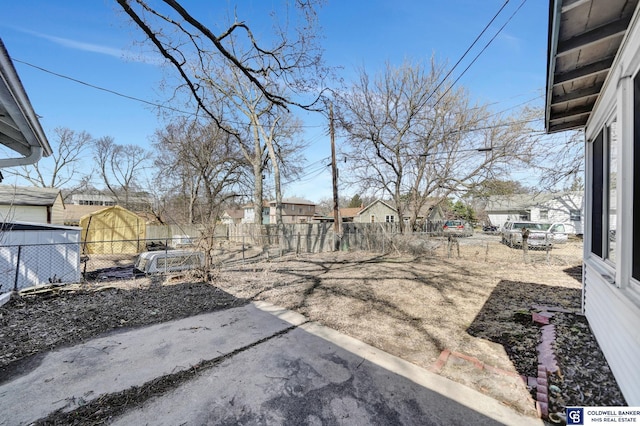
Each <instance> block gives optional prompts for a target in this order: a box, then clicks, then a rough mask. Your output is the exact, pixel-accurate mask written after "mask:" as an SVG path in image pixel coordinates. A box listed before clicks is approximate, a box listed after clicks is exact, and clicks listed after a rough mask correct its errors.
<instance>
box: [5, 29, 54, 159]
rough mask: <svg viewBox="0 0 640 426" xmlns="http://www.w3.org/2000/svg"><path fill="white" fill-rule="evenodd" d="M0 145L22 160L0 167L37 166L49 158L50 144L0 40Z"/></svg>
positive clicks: (50, 152)
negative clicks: (38, 162)
mask: <svg viewBox="0 0 640 426" xmlns="http://www.w3.org/2000/svg"><path fill="white" fill-rule="evenodd" d="M0 143H1V144H2V145H5V146H6V147H8V148H10V149H11V150H13V151H15V152H17V153H18V154H20V155H22V156H23V157H20V158H8V159H0V167H9V166H14V165H21V164H33V163H36V162H37V161H38V160H39V159H40V157H41V156H49V155H51V154H52V151H51V146H50V145H49V141H48V140H47V137H46V135H45V133H44V131H43V130H42V127H41V126H40V122H39V121H38V116H37V115H36V113H35V112H34V110H33V106H32V105H31V101H30V100H29V97H28V96H27V93H26V92H25V90H24V87H23V85H22V82H21V81H20V77H18V73H17V72H16V69H15V67H14V66H13V61H12V60H11V57H10V56H9V53H8V52H7V49H6V48H5V46H4V43H3V42H2V39H0Z"/></svg>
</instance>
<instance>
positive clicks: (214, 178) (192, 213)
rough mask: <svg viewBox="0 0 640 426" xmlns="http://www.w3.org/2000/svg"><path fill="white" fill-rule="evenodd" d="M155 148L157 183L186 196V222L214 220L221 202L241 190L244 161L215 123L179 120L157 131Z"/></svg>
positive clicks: (227, 136) (233, 142)
mask: <svg viewBox="0 0 640 426" xmlns="http://www.w3.org/2000/svg"><path fill="white" fill-rule="evenodd" d="M154 147H155V148H156V152H157V153H158V155H157V157H156V159H155V161H154V164H155V166H156V169H157V176H156V178H155V181H156V182H157V183H158V185H157V186H164V187H167V186H168V187H169V188H170V192H169V194H171V195H174V194H176V193H177V194H185V195H186V197H187V206H188V208H187V215H186V216H187V221H188V223H196V222H199V223H209V222H211V221H215V220H216V219H217V218H218V217H219V213H220V209H221V207H222V206H223V205H224V202H225V201H226V200H228V199H233V198H235V197H238V194H240V193H242V192H243V186H244V180H243V174H244V170H245V166H246V162H245V161H244V158H243V157H242V154H241V153H240V152H239V150H238V147H237V145H236V143H235V141H234V140H233V138H232V137H231V136H230V135H229V134H228V133H226V132H223V131H221V130H220V129H219V128H218V127H217V126H215V124H213V123H210V124H209V125H206V124H202V123H199V122H197V121H189V120H186V119H178V120H176V121H175V122H174V123H172V124H170V125H168V126H167V127H166V128H165V129H163V130H161V131H158V132H156V142H155V143H154Z"/></svg>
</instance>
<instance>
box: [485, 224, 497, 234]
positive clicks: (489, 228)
mask: <svg viewBox="0 0 640 426" xmlns="http://www.w3.org/2000/svg"><path fill="white" fill-rule="evenodd" d="M482 232H486V233H488V234H495V233H496V232H498V227H497V226H495V225H484V226H483V227H482Z"/></svg>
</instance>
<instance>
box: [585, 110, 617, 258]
mask: <svg viewBox="0 0 640 426" xmlns="http://www.w3.org/2000/svg"><path fill="white" fill-rule="evenodd" d="M617 142H618V136H617V124H616V120H615V119H614V120H613V121H612V122H611V124H609V125H608V126H606V127H605V128H604V129H603V131H601V132H600V133H599V134H598V137H596V139H595V141H593V147H592V157H591V162H592V163H591V164H592V167H591V169H592V172H591V173H592V179H593V185H592V187H591V191H592V192H591V196H592V207H591V215H592V217H591V253H593V254H595V255H597V256H598V257H601V258H602V259H606V260H609V261H610V262H612V263H615V261H616V219H617V213H616V187H617V181H618V178H617V175H618V166H617V164H618V155H617V152H618V149H617Z"/></svg>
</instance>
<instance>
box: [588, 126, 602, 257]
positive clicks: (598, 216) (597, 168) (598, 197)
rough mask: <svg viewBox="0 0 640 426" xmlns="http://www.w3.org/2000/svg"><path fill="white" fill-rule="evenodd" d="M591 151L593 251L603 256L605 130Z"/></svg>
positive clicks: (599, 135)
mask: <svg viewBox="0 0 640 426" xmlns="http://www.w3.org/2000/svg"><path fill="white" fill-rule="evenodd" d="M591 148H592V152H591V178H592V180H593V184H592V185H591V198H592V200H591V253H593V254H595V255H596V256H599V257H602V229H603V228H602V226H603V224H602V214H603V204H604V203H603V201H604V200H603V196H602V190H603V186H604V185H603V184H604V181H603V179H604V163H603V160H602V159H603V153H604V131H603V132H600V133H599V134H598V136H597V137H596V139H595V140H594V141H593V145H592V147H591Z"/></svg>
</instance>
